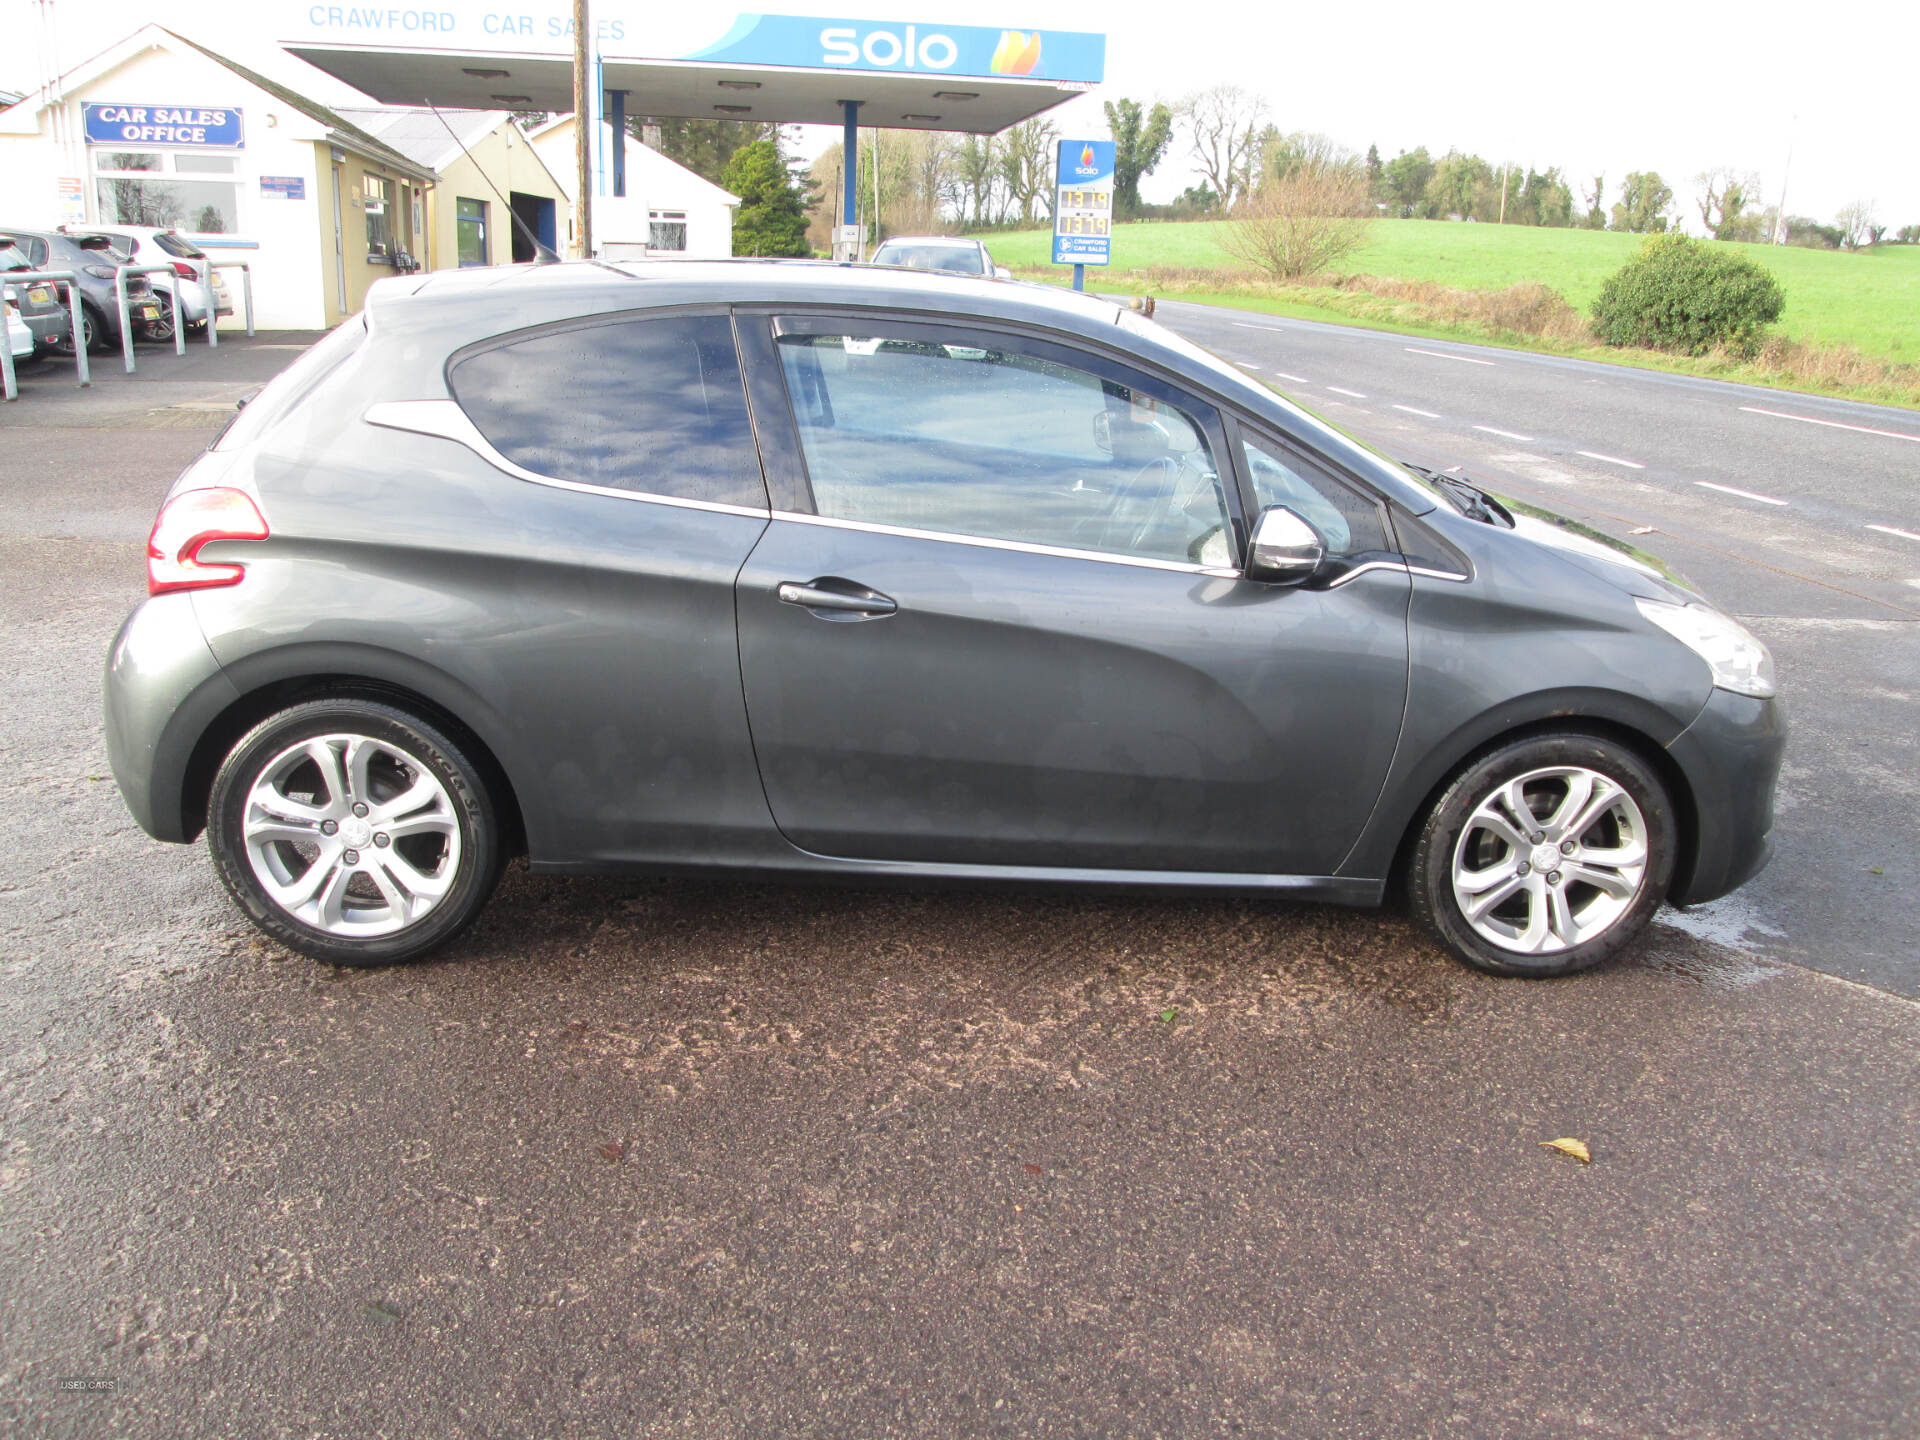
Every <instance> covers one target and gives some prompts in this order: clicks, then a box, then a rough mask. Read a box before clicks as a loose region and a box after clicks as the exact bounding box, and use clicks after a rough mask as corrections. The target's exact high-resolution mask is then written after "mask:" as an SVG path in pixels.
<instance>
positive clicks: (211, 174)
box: [0, 0, 1106, 330]
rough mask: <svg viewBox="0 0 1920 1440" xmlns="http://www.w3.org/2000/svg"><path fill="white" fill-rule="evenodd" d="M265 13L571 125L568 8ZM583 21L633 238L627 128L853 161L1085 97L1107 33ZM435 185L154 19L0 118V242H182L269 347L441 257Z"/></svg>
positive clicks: (406, 102) (670, 16) (495, 178)
mask: <svg viewBox="0 0 1920 1440" xmlns="http://www.w3.org/2000/svg"><path fill="white" fill-rule="evenodd" d="M278 8H279V10H280V13H281V15H282V16H283V17H284V20H283V26H282V37H283V38H282V39H281V44H282V46H283V47H284V48H285V50H286V51H288V52H289V53H291V54H292V55H294V56H296V57H298V58H299V59H300V60H303V61H305V62H306V63H307V64H309V65H312V66H315V67H317V68H318V69H320V70H323V71H325V72H326V73H328V74H330V75H332V76H333V77H335V78H336V79H338V80H340V81H343V82H345V83H346V84H347V85H349V86H352V87H353V88H354V89H355V90H357V91H359V92H360V93H362V94H364V95H368V96H371V97H372V98H373V99H375V100H376V101H378V102H379V103H380V104H382V105H388V106H420V105H433V106H437V107H441V108H444V109H452V108H457V109H462V110H468V111H485V110H496V111H529V110H535V111H547V112H556V113H557V112H570V111H571V110H572V108H573V86H572V70H573V67H572V49H573V22H572V6H571V5H570V4H567V3H565V0H544V3H536V4H531V5H529V4H519V5H516V4H512V3H507V0H502V3H477V4H476V3H472V0H441V3H440V4H438V5H435V6H432V7H431V8H421V7H401V8H375V7H369V6H348V5H332V4H314V3H295V4H290V5H288V4H282V5H280V6H279V7H278ZM592 8H593V21H594V32H595V34H594V36H593V37H592V39H593V46H594V48H595V49H596V50H597V52H598V53H597V54H596V56H595V57H594V60H593V67H594V71H595V79H596V81H597V83H596V84H592V85H589V87H588V95H589V105H590V107H591V108H592V110H593V111H594V117H593V118H594V119H595V120H596V121H605V122H611V123H596V124H595V125H593V127H592V129H591V130H590V132H589V133H590V134H593V135H597V136H601V137H604V139H603V140H602V141H601V142H600V143H598V144H596V146H595V147H594V155H593V157H592V175H593V191H594V193H595V195H596V197H597V198H596V202H595V203H596V209H597V211H599V212H600V213H602V214H604V215H605V216H606V218H607V219H609V220H613V219H614V218H615V217H616V215H617V212H618V211H619V209H620V207H621V206H623V205H625V206H628V207H634V208H635V210H636V216H635V218H636V222H637V221H638V220H639V218H640V217H646V218H647V219H648V220H649V221H650V220H651V211H650V208H649V199H648V197H647V196H646V195H641V194H634V193H632V192H633V190H634V188H635V186H633V185H631V184H630V180H634V181H638V182H639V183H640V184H641V185H645V184H646V183H649V182H648V181H647V180H646V179H645V176H647V175H650V174H653V173H654V172H656V171H657V169H658V167H657V166H647V167H635V168H636V169H638V170H640V172H641V173H640V174H638V175H633V176H630V175H629V173H628V166H627V164H626V158H627V157H626V149H627V143H628V142H627V138H626V127H625V121H626V119H627V118H628V117H632V116H653V117H657V118H663V119H665V118H694V119H709V120H711V119H726V120H744V121H756V122H772V123H778V124H833V125H839V126H841V127H842V128H843V133H844V136H845V142H846V146H847V152H848V153H849V154H850V155H852V154H856V153H857V148H858V128H869V129H873V128H891V129H920V130H934V131H949V132H964V133H974V134H993V133H998V132H999V131H1001V130H1004V129H1006V128H1007V127H1008V126H1010V125H1014V124H1017V123H1019V122H1020V121H1022V120H1025V119H1028V118H1030V117H1031V116H1033V115H1036V114H1039V113H1040V112H1042V111H1044V110H1048V109H1051V108H1052V107H1053V106H1055V105H1058V104H1060V103H1062V102H1063V101H1065V100H1067V99H1069V98H1071V97H1072V96H1074V95H1076V94H1079V93H1082V92H1084V91H1087V90H1090V89H1092V88H1093V87H1094V86H1095V85H1096V84H1097V83H1098V82H1099V80H1100V79H1101V78H1102V75H1103V71H1104V65H1105V45H1106V42H1105V37H1103V36H1100V35H1095V34H1085V33H1080V32H1073V31H1054V30H1048V31H1044V32H1042V31H1040V30H999V29H985V28H981V27H977V26H969V25H952V24H944V23H940V22H929V21H922V20H915V21H887V22H879V21H856V20H837V19H826V18H821V17H817V16H807V15H790V14H768V13H755V14H741V15H735V14H732V13H730V12H717V11H710V10H700V9H698V8H696V7H683V8H682V10H680V11H679V12H670V11H668V10H667V9H666V8H664V7H659V6H655V5H647V6H641V5H639V4H633V3H621V0H602V3H596V4H594V5H593V7H592ZM353 113H355V114H359V113H360V112H357V111H356V112H353ZM508 128H511V127H510V126H509V127H508ZM396 143H397V142H396ZM502 145H503V148H505V149H507V150H508V152H509V153H511V154H513V155H515V156H525V157H527V159H528V160H529V161H530V162H531V165H532V166H534V167H537V175H536V174H535V173H534V171H533V170H532V169H529V171H528V173H527V177H526V178H525V180H524V182H523V177H522V176H521V175H520V174H518V173H515V174H513V175H511V176H508V175H503V174H498V173H496V171H497V170H499V169H500V168H501V166H502V165H504V164H505V163H507V162H506V161H504V160H502V161H501V162H500V164H496V163H495V161H494V160H492V159H490V158H488V156H486V155H482V154H481V153H480V150H479V147H477V146H476V147H475V158H476V160H478V161H480V164H481V169H482V170H483V171H484V173H485V176H486V178H487V179H489V180H491V181H492V183H493V185H494V186H497V187H498V188H499V190H500V191H501V192H502V194H503V195H507V196H508V198H509V203H510V204H511V206H512V208H514V209H515V210H518V209H519V208H520V206H519V203H518V201H517V200H515V199H513V197H512V194H510V193H509V192H517V191H518V190H519V188H520V186H521V185H522V184H523V183H525V184H526V185H527V186H528V187H529V188H542V187H544V193H546V194H549V195H551V196H553V197H556V199H557V205H558V207H559V214H560V217H561V218H560V223H559V224H558V225H557V226H556V227H555V228H556V230H557V231H559V232H561V233H562V234H564V233H565V232H566V231H567V230H568V229H569V228H570V227H568V226H567V224H566V222H565V216H566V211H567V209H568V207H569V202H568V201H567V200H566V198H565V195H564V193H562V191H561V190H560V188H559V187H558V186H557V185H556V184H554V180H553V176H552V174H551V173H550V172H549V171H548V169H547V167H546V166H545V165H542V164H540V162H539V160H538V158H537V156H536V155H535V154H534V152H533V150H532V149H531V148H530V147H528V146H527V145H524V144H514V145H511V146H507V145H506V143H505V141H504V139H503V140H502ZM512 163H515V164H517V163H518V161H517V160H516V161H514V162H512ZM843 168H844V171H845V174H846V176H847V184H846V187H845V191H846V193H845V194H844V195H843V196H842V197H841V207H840V209H841V219H842V221H843V222H845V223H851V222H853V221H854V220H855V218H856V215H857V206H858V200H857V197H856V195H855V193H854V191H855V186H854V185H853V183H852V182H853V179H854V177H855V176H856V175H857V174H858V166H857V164H849V165H847V166H845V167H843ZM437 180H438V176H437V175H436V173H435V171H434V170H433V169H431V168H429V167H428V166H427V165H425V164H422V163H420V161H419V160H418V159H415V158H409V156H408V154H406V153H403V152H402V150H401V149H398V148H395V145H393V144H389V143H387V142H386V141H384V140H382V139H380V138H377V137H376V136H375V135H374V134H371V133H369V131H368V130H367V129H363V128H361V126H360V125H357V124H355V123H353V121H351V120H349V119H348V118H346V117H345V116H343V115H341V114H340V113H338V112H337V111H335V110H332V109H329V108H327V107H326V106H323V105H320V104H318V103H316V102H314V101H312V100H309V99H307V98H305V97H303V96H301V95H299V94H297V93H295V92H294V91H292V90H290V89H288V88H287V87H286V86H285V85H283V84H280V83H278V82H277V81H275V80H272V79H269V78H267V77H266V76H263V75H261V74H259V73H257V72H256V71H254V70H251V69H249V68H247V67H246V66H244V65H241V64H239V63H237V62H235V61H233V60H231V59H229V58H226V57H224V56H222V55H219V54H216V53H215V52H214V51H213V50H211V49H209V48H207V47H206V46H203V45H201V44H199V43H197V42H196V41H193V40H190V39H187V38H186V37H183V36H180V35H178V34H175V33H173V32H172V31H169V30H166V29H164V28H162V27H160V26H157V25H149V26H147V27H146V28H144V29H143V30H141V31H139V32H137V33H136V34H134V35H132V36H130V37H128V38H127V39H126V40H123V41H121V42H120V43H119V44H117V45H114V46H112V47H111V48H109V49H108V50H106V51H104V52H103V53H102V54H100V55H98V56H95V57H94V58H93V59H92V60H90V61H88V62H86V63H85V64H83V65H81V66H78V67H76V68H75V69H73V70H71V71H69V72H67V73H66V74H65V75H63V76H61V77H60V78H59V80H58V81H57V82H54V83H53V84H52V85H50V86H48V87H45V88H43V89H42V90H39V91H36V92H35V93H34V94H32V95H29V96H27V97H26V98H25V99H23V100H21V101H19V102H18V103H16V104H14V105H12V106H10V107H8V108H7V109H5V110H3V111H0V226H6V225H13V226H18V227H21V228H46V227H51V226H53V225H56V224H62V223H64V224H68V225H72V226H85V225H87V224H97V225H104V224H110V223H116V222H117V223H121V224H130V225H131V224H149V225H160V226H166V225H172V226H176V227H178V228H179V229H181V230H184V231H187V232H189V233H190V234H191V235H192V236H193V238H194V241H195V243H197V244H199V245H200V246H201V247H202V248H203V249H206V250H207V251H208V252H209V253H215V254H219V255H221V256H223V257H225V258H233V259H243V260H245V261H247V263H248V264H249V265H250V266H251V267H252V275H253V289H254V297H255V305H256V320H257V323H258V325H259V326H260V327H261V328H263V329H302V330H305V329H320V328H324V327H329V326H332V325H334V324H337V323H338V322H339V321H340V320H341V319H343V318H344V317H345V316H346V315H349V314H352V313H353V312H355V311H357V310H358V309H359V308H360V306H361V305H362V303H363V302H364V299H365V295H366V292H367V289H368V287H369V286H370V285H372V283H373V282H374V281H375V280H377V279H380V278H381V277H383V276H385V275H391V274H393V273H395V271H396V268H397V267H396V264H395V259H396V257H397V256H398V255H400V254H403V253H404V254H408V255H410V256H412V257H414V258H415V259H417V260H419V261H420V262H421V263H423V264H426V265H427V266H428V268H441V267H442V266H447V265H452V264H455V263H459V260H458V257H456V256H447V255H441V254H435V253H432V250H433V247H432V245H431V240H430V236H431V232H432V228H433V227H432V222H431V220H430V219H429V213H428V197H429V194H430V192H431V191H432V189H433V187H434V186H435V184H436V182H437ZM488 194H489V197H491V192H490V191H489V192H488ZM496 208H498V207H496ZM652 208H657V205H656V206H653V207H652ZM136 215H137V216H139V217H140V218H135V217H136ZM630 228H633V229H635V230H636V231H637V232H638V233H646V230H647V226H645V225H640V224H637V223H636V224H635V225H634V226H632V227H630ZM489 229H490V231H491V235H492V237H493V241H494V244H493V247H492V249H491V250H490V253H489V254H488V255H487V257H486V258H487V259H489V260H490V261H494V262H503V261H506V260H508V259H510V258H513V257H512V256H511V255H510V254H508V253H505V251H506V246H505V244H504V238H505V237H510V236H511V235H512V233H513V231H512V228H511V227H510V225H509V223H508V221H507V217H506V215H505V214H498V215H497V216H496V217H495V218H494V221H493V223H492V224H491V226H490V227H489ZM595 229H596V232H597V233H598V232H600V231H601V227H600V226H596V227H595ZM541 238H542V239H546V238H547V237H546V236H545V235H543V236H542V237H541ZM615 238H618V237H617V235H616V236H615ZM563 243H564V241H563ZM441 248H444V247H441ZM239 318H240V317H238V316H235V317H232V318H231V319H230V320H229V321H227V322H226V323H227V324H233V323H238V321H239Z"/></svg>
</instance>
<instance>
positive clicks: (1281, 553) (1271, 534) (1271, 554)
mask: <svg viewBox="0 0 1920 1440" xmlns="http://www.w3.org/2000/svg"><path fill="white" fill-rule="evenodd" d="M1326 553H1327V547H1326V544H1325V542H1323V541H1322V540H1321V539H1320V532H1319V531H1317V530H1315V529H1314V528H1313V526H1311V525H1309V524H1308V523H1307V522H1306V521H1305V520H1302V519H1301V518H1300V517H1299V516H1298V515H1296V514H1295V513H1294V512H1293V511H1291V510H1289V509H1288V508H1287V507H1286V506H1284V505H1269V506H1268V507H1267V508H1266V509H1265V510H1262V511H1261V512H1260V518H1259V519H1258V520H1256V521H1255V522H1254V526H1253V554H1252V557H1251V559H1250V561H1249V562H1248V565H1247V578H1248V579H1250V580H1264V581H1266V582H1267V583H1268V584H1271V585H1298V584H1299V583H1300V582H1301V581H1302V580H1305V579H1306V578H1307V577H1308V576H1310V575H1312V574H1313V572H1314V571H1316V570H1318V569H1319V568H1320V562H1321V560H1323V559H1325V558H1326Z"/></svg>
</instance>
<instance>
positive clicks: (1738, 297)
mask: <svg viewBox="0 0 1920 1440" xmlns="http://www.w3.org/2000/svg"><path fill="white" fill-rule="evenodd" d="M1786 303H1787V300H1786V296H1785V295H1784V294H1783V293H1782V292H1781V289H1780V284H1779V282H1778V281H1776V280H1775V279H1774V278H1773V276H1772V275H1771V274H1770V273H1769V272H1768V271H1767V270H1766V269H1764V268H1763V267H1762V266H1760V265H1757V264H1755V263H1754V262H1753V261H1752V260H1749V259H1748V258H1747V257H1746V256H1744V255H1740V254H1737V253H1734V252H1731V251H1727V250H1723V249H1720V248H1718V247H1716V246H1714V245H1711V244H1709V243H1707V242H1706V241H1704V240H1692V239H1689V238H1688V237H1686V236H1685V235H1677V234H1676V235H1657V236H1655V237H1654V238H1653V239H1651V240H1649V241H1647V243H1646V244H1645V245H1642V246H1641V247H1640V253H1639V254H1637V255H1635V256H1634V257H1633V259H1631V260H1629V261H1628V262H1627V263H1626V264H1625V265H1623V266H1621V267H1620V269H1618V270H1617V271H1615V272H1614V273H1613V274H1612V275H1610V276H1608V277H1607V280H1606V283H1605V284H1603V285H1602V286H1601V287H1600V298H1599V299H1598V300H1596V301H1595V302H1594V306H1593V328H1594V333H1595V334H1596V335H1598V336H1599V338H1600V339H1601V340H1602V341H1603V342H1605V343H1606V344H1608V345H1638V346H1643V347H1645V348H1646V349H1649V350H1670V351H1675V352H1677V353H1679V354H1682V355H1705V354H1707V353H1708V352H1709V351H1711V350H1716V349H1722V350H1726V351H1728V352H1729V353H1732V354H1735V355H1752V354H1754V353H1755V352H1756V351H1757V350H1758V349H1759V347H1760V340H1761V332H1762V331H1763V330H1765V328H1766V327H1767V326H1768V325H1771V324H1772V323H1773V322H1774V321H1775V320H1778V319H1779V318H1780V312H1781V311H1782V310H1783V309H1785V308H1786Z"/></svg>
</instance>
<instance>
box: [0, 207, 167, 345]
mask: <svg viewBox="0 0 1920 1440" xmlns="http://www.w3.org/2000/svg"><path fill="white" fill-rule="evenodd" d="M0 245H11V246H13V247H14V248H15V249H17V250H19V251H21V252H22V253H23V254H25V256H26V257H27V260H28V263H30V264H31V265H32V266H33V268H34V269H36V270H71V271H73V272H74V273H75V274H76V275H78V276H79V277H80V323H81V327H82V328H83V329H84V330H85V331H86V334H85V336H84V337H82V338H83V339H84V340H85V342H86V345H87V348H88V349H89V350H104V349H108V348H110V347H112V346H116V345H118V344H119V343H120V308H119V304H118V302H117V301H116V300H115V299H114V293H113V277H114V274H115V272H117V271H118V270H119V268H120V267H121V266H122V265H125V264H127V263H129V258H130V257H129V256H128V254H127V252H126V251H124V250H121V249H119V248H118V247H116V246H115V244H114V242H113V238H112V237H111V236H108V235H94V234H91V233H79V232H75V233H73V234H66V233H63V232H61V231H58V230H15V229H11V228H8V227H5V226H0ZM56 288H57V289H58V290H59V292H60V297H59V298H60V302H61V303H62V304H65V303H66V288H67V287H66V285H65V284H64V283H63V284H61V285H59V286H57V287H56ZM127 310H128V313H129V314H130V315H131V316H132V317H133V322H134V324H135V326H144V325H146V324H149V323H150V322H152V321H155V320H158V319H159V318H160V302H159V301H158V300H157V299H155V298H154V294H153V289H152V287H151V286H150V285H148V284H147V277H146V276H144V275H133V276H130V277H128V279H127ZM72 328H73V327H72V325H71V323H69V324H68V326H67V329H68V331H69V333H68V335H67V338H66V339H65V340H64V341H61V342H59V343H60V346H61V347H64V348H65V349H66V351H67V352H68V353H69V354H71V353H72V350H73V336H72V334H71V331H72ZM136 333H137V331H136Z"/></svg>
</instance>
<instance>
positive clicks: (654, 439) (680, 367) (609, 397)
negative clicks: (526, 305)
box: [447, 315, 767, 508]
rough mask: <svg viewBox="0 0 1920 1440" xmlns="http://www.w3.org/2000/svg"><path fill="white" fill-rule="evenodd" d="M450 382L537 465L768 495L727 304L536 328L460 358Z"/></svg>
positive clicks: (506, 443) (697, 493) (514, 455)
mask: <svg viewBox="0 0 1920 1440" xmlns="http://www.w3.org/2000/svg"><path fill="white" fill-rule="evenodd" d="M447 385H448V387H449V388H450V389H451V390H452V391H453V396H454V399H456V400H457V401H459V402H460V408H461V409H462V410H464V411H465V412H466V413H467V418H468V419H470V420H472V421H473V423H474V425H475V426H476V427H477V428H478V429H479V431H480V433H481V434H482V435H484V436H486V437H487V441H488V443H489V444H491V445H492V446H493V447H494V449H496V450H498V451H499V452H500V453H501V454H502V455H504V456H506V457H507V459H509V460H511V461H513V463H514V464H516V465H518V466H520V467H522V468H523V469H526V470H531V471H533V473H534V474H536V475H546V476H551V477H552V478H553V479H556V480H571V481H574V482H576V483H578V484H583V485H600V486H605V487H607V488H609V489H614V490H631V491H635V492H637V493H641V494H651V495H671V496H674V497H676V498H678V499H682V500H706V501H711V502H715V503H718V504H722V505H746V506H752V507H754V508H763V507H765V505H766V503H767V492H766V487H765V485H764V484H763V483H762V482H761V479H760V457H759V452H758V451H757V450H756V449H755V448H754V442H753V426H752V425H751V423H750V422H749V421H748V418H747V398H746V391H745V388H744V387H743V385H742V383H741V378H740V360H739V357H738V355H737V354H736V353H735V352H734V347H733V325H732V322H731V321H729V320H728V319H727V317H726V316H724V315H674V316H664V317H661V318H658V319H649V320H621V321H616V322H614V323H612V324H599V325H586V326H577V327H575V328H572V329H568V330H556V331H548V332H547V333H545V334H539V335H531V336H529V337H527V338H526V339H524V340H513V341H509V342H508V343H507V344H504V345H495V346H493V347H491V348H490V349H486V350H482V351H479V352H478V353H476V354H470V355H468V356H467V357H466V358H464V359H462V360H459V361H457V362H456V363H455V364H454V366H453V368H452V369H451V370H450V371H448V374H447Z"/></svg>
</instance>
